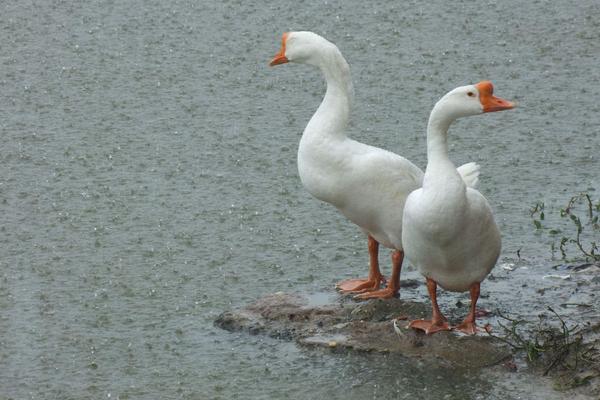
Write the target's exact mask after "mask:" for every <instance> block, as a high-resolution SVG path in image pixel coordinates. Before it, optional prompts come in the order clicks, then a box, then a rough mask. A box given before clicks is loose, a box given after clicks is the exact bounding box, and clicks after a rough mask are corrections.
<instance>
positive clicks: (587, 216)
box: [529, 192, 600, 261]
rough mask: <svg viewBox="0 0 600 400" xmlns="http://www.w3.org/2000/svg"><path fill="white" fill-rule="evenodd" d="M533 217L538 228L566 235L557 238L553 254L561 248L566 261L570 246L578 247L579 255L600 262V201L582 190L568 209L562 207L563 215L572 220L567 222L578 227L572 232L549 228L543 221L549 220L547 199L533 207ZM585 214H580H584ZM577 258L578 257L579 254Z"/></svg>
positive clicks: (542, 230) (573, 226)
mask: <svg viewBox="0 0 600 400" xmlns="http://www.w3.org/2000/svg"><path fill="white" fill-rule="evenodd" d="M529 212H530V216H531V218H532V219H533V224H534V226H535V228H536V230H537V231H539V232H540V233H541V232H544V231H547V232H548V234H549V235H551V236H554V237H557V235H559V234H563V235H562V236H561V237H560V239H555V240H554V241H553V242H552V244H551V245H550V248H551V250H552V256H553V257H554V254H555V253H556V251H557V250H558V251H560V254H561V258H562V259H563V260H567V259H568V254H569V253H570V248H573V247H574V248H576V249H577V250H578V253H579V254H580V256H579V257H581V256H583V257H584V258H585V259H586V260H594V261H600V248H599V247H598V246H599V245H600V243H599V242H598V237H599V236H600V223H599V216H600V200H598V201H597V202H596V203H595V204H594V202H593V201H592V198H591V197H590V195H589V194H588V193H587V192H582V193H579V194H578V195H575V196H572V197H571V198H570V199H569V202H568V204H567V206H566V207H565V208H561V209H560V217H561V218H562V219H565V220H567V221H568V223H567V225H568V226H571V227H572V228H574V229H575V231H574V232H573V233H571V234H568V233H563V232H567V231H569V232H570V230H568V228H567V227H564V228H565V231H563V230H561V229H559V228H548V227H545V226H544V225H543V223H542V221H544V220H545V218H546V215H545V204H544V203H543V202H539V201H538V202H537V203H536V204H535V205H534V206H533V207H531V208H530V210H529ZM582 212H583V215H584V217H580V215H582ZM576 258H577V257H576Z"/></svg>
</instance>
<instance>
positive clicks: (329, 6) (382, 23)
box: [0, 0, 600, 399]
mask: <svg viewBox="0 0 600 400" xmlns="http://www.w3.org/2000/svg"><path fill="white" fill-rule="evenodd" d="M387 3H388V4H376V5H366V4H363V2H360V1H344V2H341V1H340V2H338V1H308V2H296V1H279V2H273V3H270V4H266V5H257V4H255V3H254V2H242V1H224V2H214V3H209V2H203V1H199V2H194V1H172V2H166V1H141V0H134V1H129V2H118V1H88V2H85V3H84V2H73V3H71V2H67V1H39V2H35V1H19V2H3V3H2V5H1V15H2V16H1V18H0V32H1V36H0V37H1V40H0V90H1V91H0V126H1V135H2V146H0V163H1V164H0V165H1V166H2V168H1V171H2V173H1V175H0V212H1V227H0V398H2V399H4V398H15V399H25V398H34V399H51V398H56V399H69V398H73V399H81V398H113V399H114V398H121V399H126V398H129V399H158V398H160V399H171V398H174V399H176V398H185V399H204V398H222V399H232V398H240V399H246V398H252V399H255V398H256V399H261V398H262V399H271V398H283V397H288V398H298V399H304V398H306V399H308V398H325V397H329V398H361V399H362V398H378V399H379V398H411V399H429V398H431V396H432V395H435V396H438V398H444V399H488V398H493V399H508V398H515V399H516V398H531V397H529V396H531V394H532V393H539V392H536V390H539V388H538V387H536V386H535V385H534V384H533V383H530V382H528V381H526V380H525V381H524V382H521V383H520V384H518V385H515V386H510V385H509V386H507V387H499V386H498V385H494V384H492V383H490V381H489V379H488V378H484V377H482V376H481V375H480V374H478V373H477V372H469V373H467V372H465V371H456V370H449V369H447V368H443V367H441V366H440V367H439V368H438V367H434V368H432V367H431V366H424V365H421V364H420V363H419V362H417V361H415V360H408V359H403V358H400V357H391V356H382V355H351V354H349V355H339V354H330V353H327V352H325V353H322V352H315V351H308V350H304V349H301V348H298V347H296V346H295V345H294V344H290V343H285V342H279V341H276V340H273V339H268V338H262V337H252V336H247V335H245V334H231V333H227V332H224V331H221V330H219V329H217V328H215V327H213V321H214V319H215V317H216V316H217V315H218V314H219V313H221V312H222V311H224V310H227V309H229V308H231V307H238V306H242V305H244V304H246V303H248V302H250V301H252V300H253V299H256V298H258V297H260V296H261V295H264V294H267V293H272V292H276V291H298V292H303V293H312V292H319V291H329V290H332V286H333V284H334V283H335V282H337V281H339V280H341V279H344V278H348V277H355V276H360V275H364V274H365V273H366V263H367V256H366V240H365V238H364V237H363V235H362V234H361V233H360V232H359V230H358V229H357V228H356V227H355V226H353V225H351V224H350V223H348V222H347V221H346V220H345V219H344V218H343V217H342V216H341V215H340V214H338V213H337V212H336V211H335V210H334V209H333V208H332V207H330V206H328V205H326V204H322V203H320V202H318V201H317V200H315V199H313V198H312V197H311V196H310V195H309V194H308V193H307V192H306V191H305V190H304V189H303V188H302V186H301V183H300V181H299V179H298V176H297V172H296V150H297V145H298V141H299V139H300V134H301V132H302V130H303V128H304V126H305V124H306V122H307V121H308V119H309V118H310V116H311V115H312V113H313V112H314V110H315V109H316V107H317V106H318V104H319V102H320V101H321V98H322V96H323V93H324V84H323V82H322V79H321V77H320V75H319V72H318V71H316V70H314V69H312V68H310V67H309V66H300V65H285V66H280V67H277V68H269V67H267V63H268V61H269V60H270V58H271V57H272V56H273V55H274V54H275V52H277V51H278V49H279V44H280V35H281V33H282V32H283V31H287V30H301V29H307V30H314V31H316V32H318V33H320V34H322V35H324V36H325V37H327V38H328V39H330V40H331V41H333V42H334V43H336V44H337V45H338V47H339V48H340V49H341V51H342V53H343V54H344V55H345V57H346V58H347V60H348V61H349V63H350V65H351V68H352V73H353V79H354V83H355V89H356V99H355V106H354V110H353V124H352V128H351V132H350V135H351V136H352V137H353V138H355V139H357V140H360V141H364V142H366V143H369V144H373V145H376V146H380V147H384V148H386V149H389V150H392V151H395V152H398V153H400V154H402V155H404V156H406V157H407V158H409V159H411V160H413V161H414V162H415V163H416V164H417V165H420V166H421V167H425V164H426V159H425V134H424V132H425V126H426V121H427V117H428V113H429V110H430V109H431V107H432V105H433V104H434V103H435V101H436V100H437V99H438V98H439V97H441V96H442V95H443V94H444V93H446V92H447V91H449V90H450V89H452V88H454V87H456V86H459V85H463V84H467V83H475V82H477V81H479V80H482V79H491V80H492V81H493V82H494V83H495V86H496V93H497V94H498V95H500V96H502V97H504V98H507V99H510V100H517V101H518V102H519V104H520V107H519V108H517V109H516V110H512V111H507V112H502V113H497V114H490V115H484V116H481V117H473V118H469V119H464V120H461V121H460V122H458V123H457V124H455V126H454V127H453V128H452V130H451V132H450V139H449V140H450V143H451V157H452V158H453V160H455V161H456V163H457V164H460V163H463V162H467V161H477V162H479V163H480V164H481V165H482V173H483V175H482V178H481V184H480V190H481V191H482V193H484V194H485V195H486V196H487V197H488V198H489V200H490V203H491V204H492V206H493V208H494V210H495V212H496V216H497V220H498V221H499V223H500V226H501V230H502V233H503V241H504V242H503V243H504V248H503V254H502V260H501V261H502V262H511V260H514V259H515V258H516V251H517V250H519V249H520V255H521V257H522V262H524V263H528V264H529V265H531V266H532V267H534V266H536V265H542V264H544V263H546V264H547V263H550V262H552V261H551V260H550V252H549V250H548V243H547V242H546V241H545V239H544V238H543V237H540V236H537V235H535V233H534V229H533V227H532V224H531V221H530V217H529V214H528V209H529V207H530V206H531V205H532V204H533V203H535V202H536V201H545V202H546V204H547V207H553V208H558V207H560V206H563V205H564V203H565V202H566V201H567V200H568V198H569V197H570V195H571V194H574V193H577V192H579V191H581V190H590V189H593V188H596V189H598V188H600V181H599V174H598V171H599V170H600V159H599V153H600V152H599V150H600V138H599V136H600V135H599V132H600V83H599V82H600V68H599V67H598V65H599V63H600V56H599V55H600V3H598V1H596V0H583V1H578V2H575V3H574V2H552V1H532V2H522V1H516V0H507V1H502V2H498V1H490V2H468V1H462V2H458V3H455V4H452V5H451V4H450V2H445V1H437V0H436V1H429V2H422V1H416V0H414V1H408V2H387ZM592 193H596V197H597V193H598V192H597V191H596V192H592ZM382 260H387V252H384V251H382ZM384 265H385V267H386V270H387V267H388V265H387V264H384ZM406 269H407V270H410V267H406ZM409 273H410V272H409ZM413 274H415V272H414V270H413ZM414 277H417V275H414ZM490 295H491V296H493V293H491V294H490ZM482 306H483V307H485V299H483V301H482ZM444 396H445V397H444Z"/></svg>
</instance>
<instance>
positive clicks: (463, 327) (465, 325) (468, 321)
mask: <svg viewBox="0 0 600 400" xmlns="http://www.w3.org/2000/svg"><path fill="white" fill-rule="evenodd" d="M469 291H470V292H471V310H470V311H469V314H468V315H467V316H466V317H465V319H464V320H463V322H462V323H461V324H460V325H458V326H455V327H454V329H455V330H457V331H461V332H463V333H466V334H467V335H474V334H476V333H477V331H478V330H479V329H478V328H477V325H476V324H475V306H476V305H477V299H479V282H477V283H474V284H472V285H471V288H470V290H469Z"/></svg>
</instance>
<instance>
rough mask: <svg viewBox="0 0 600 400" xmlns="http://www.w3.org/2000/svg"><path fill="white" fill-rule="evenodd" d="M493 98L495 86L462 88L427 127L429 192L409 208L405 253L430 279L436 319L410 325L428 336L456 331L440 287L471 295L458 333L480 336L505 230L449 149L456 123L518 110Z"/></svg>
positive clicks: (417, 195)
mask: <svg viewBox="0 0 600 400" xmlns="http://www.w3.org/2000/svg"><path fill="white" fill-rule="evenodd" d="M492 93H493V86H492V83H491V82H487V81H484V82H480V83H478V84H476V85H469V86H463V87H459V88H456V89H454V90H452V91H451V92H450V93H448V94H446V95H445V96H444V97H442V98H441V100H440V101H438V102H437V103H436V105H435V107H434V108H433V110H432V111H431V115H430V117H429V123H428V126H427V169H426V170H425V177H424V178H423V188H421V189H418V190H415V191H414V192H412V193H411V194H410V196H408V199H407V200H406V205H405V207H404V218H403V219H404V220H403V225H402V243H403V244H404V250H405V251H406V256H407V258H408V259H409V260H410V261H411V263H412V264H414V265H416V266H417V267H418V268H419V270H420V272H421V273H422V274H423V275H424V276H425V277H426V278H427V289H428V291H429V296H430V297H431V302H432V306H433V316H432V319H431V320H428V321H426V320H416V321H412V322H411V323H410V324H409V326H410V327H412V328H416V329H422V330H424V331H425V332H426V333H428V334H429V333H434V332H437V331H441V330H449V329H450V327H449V325H448V322H447V320H446V318H445V317H444V316H443V315H442V313H441V312H440V309H439V307H438V304H437V296H436V289H437V284H439V285H440V286H442V287H443V288H444V289H447V290H451V291H456V292H464V291H467V290H470V292H471V308H470V311H469V314H468V315H467V317H466V318H465V319H464V321H463V322H462V323H461V324H460V325H458V326H457V327H455V329H456V330H459V331H462V332H465V333H467V334H474V333H476V332H477V327H476V324H475V305H476V303H477V299H478V298H479V285H480V282H481V281H482V280H484V279H485V277H486V276H487V275H488V274H489V273H490V271H491V270H492V268H493V267H494V265H495V264H496V260H497V259H498V255H499V254H500V231H499V230H498V227H497V226H496V222H495V221H494V216H493V215H492V210H491V208H490V205H489V204H488V202H487V200H486V199H485V197H483V195H482V194H481V193H479V192H478V191H477V190H475V189H472V188H469V187H467V186H466V185H465V183H464V182H463V180H462V179H461V177H460V175H459V174H457V173H456V168H455V167H454V164H452V161H450V158H448V145H447V132H448V128H449V127H450V124H451V123H452V122H453V121H454V120H455V119H457V118H460V117H466V116H469V115H477V114H481V113H485V112H491V111H501V110H508V109H511V108H513V107H514V104H513V103H511V102H509V101H506V100H503V99H501V98H498V97H495V96H493V94H492Z"/></svg>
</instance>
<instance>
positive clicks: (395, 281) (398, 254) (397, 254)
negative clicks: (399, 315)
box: [354, 250, 404, 300]
mask: <svg viewBox="0 0 600 400" xmlns="http://www.w3.org/2000/svg"><path fill="white" fill-rule="evenodd" d="M402 260H404V252H403V251H402V250H394V251H393V252H392V277H391V278H390V280H389V281H388V283H387V286H386V287H385V288H383V289H381V290H376V291H374V292H368V293H363V294H359V295H357V296H354V298H355V299H360V300H365V299H391V298H392V297H396V296H398V292H400V271H401V270H402Z"/></svg>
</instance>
